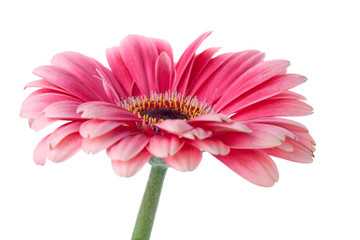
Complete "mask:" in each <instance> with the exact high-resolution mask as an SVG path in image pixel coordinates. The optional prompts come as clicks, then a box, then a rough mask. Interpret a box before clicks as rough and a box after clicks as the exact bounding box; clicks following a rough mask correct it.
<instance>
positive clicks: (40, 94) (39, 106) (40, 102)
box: [20, 89, 80, 118]
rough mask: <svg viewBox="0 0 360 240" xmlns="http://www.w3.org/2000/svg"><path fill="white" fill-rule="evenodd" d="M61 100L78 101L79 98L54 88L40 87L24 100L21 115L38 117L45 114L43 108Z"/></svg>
mask: <svg viewBox="0 0 360 240" xmlns="http://www.w3.org/2000/svg"><path fill="white" fill-rule="evenodd" d="M61 101H76V102H80V100H79V99H77V98H74V97H71V96H68V95H64V94H62V93H58V92H54V91H52V90H45V89H40V90H37V91H35V92H33V93H31V94H30V95H29V96H28V97H27V98H26V99H25V101H24V102H23V104H22V106H21V110H20V117H23V118H37V117H42V116H43V110H44V109H45V108H46V107H47V106H49V105H50V104H52V103H55V102H61Z"/></svg>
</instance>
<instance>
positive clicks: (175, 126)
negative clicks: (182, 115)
mask: <svg viewBox="0 0 360 240" xmlns="http://www.w3.org/2000/svg"><path fill="white" fill-rule="evenodd" d="M155 126H156V127H158V128H160V129H161V130H165V131H167V132H170V133H181V132H186V131H189V130H191V129H193V127H192V126H190V125H189V124H187V123H186V122H185V121H183V120H180V119H174V120H170V119H168V120H164V121H162V122H161V123H158V124H156V125H155Z"/></svg>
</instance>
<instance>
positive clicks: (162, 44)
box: [150, 38, 174, 64]
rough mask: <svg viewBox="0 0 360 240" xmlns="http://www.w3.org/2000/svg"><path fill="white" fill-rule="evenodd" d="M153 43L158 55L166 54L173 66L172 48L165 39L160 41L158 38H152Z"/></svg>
mask: <svg viewBox="0 0 360 240" xmlns="http://www.w3.org/2000/svg"><path fill="white" fill-rule="evenodd" d="M150 39H151V41H152V42H153V43H154V45H155V47H156V49H157V51H158V55H160V54H161V53H162V52H164V53H166V55H168V56H169V58H170V61H171V64H172V63H173V61H174V60H173V50H172V48H171V46H170V44H169V43H168V42H167V41H165V40H163V39H158V38H150Z"/></svg>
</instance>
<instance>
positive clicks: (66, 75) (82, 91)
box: [33, 66, 104, 101]
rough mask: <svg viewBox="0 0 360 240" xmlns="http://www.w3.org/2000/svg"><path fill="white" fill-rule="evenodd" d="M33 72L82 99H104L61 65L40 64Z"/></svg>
mask: <svg viewBox="0 0 360 240" xmlns="http://www.w3.org/2000/svg"><path fill="white" fill-rule="evenodd" d="M33 73H34V74H35V75H37V76H39V77H41V78H44V79H45V80H46V81H48V82H51V83H52V84H55V85H56V86H59V87H60V88H62V89H64V90H66V91H67V92H68V93H69V94H71V95H73V96H76V97H78V98H79V99H81V100H83V101H96V100H101V101H103V100H104V99H103V98H102V97H101V96H100V95H99V94H98V93H97V92H96V91H94V89H91V87H90V86H88V85H86V83H85V82H83V81H82V80H81V79H79V78H78V77H77V76H76V75H74V74H73V73H70V72H68V71H66V70H64V69H63V68H61V67H58V66H41V67H38V68H36V69H35V70H34V71H33Z"/></svg>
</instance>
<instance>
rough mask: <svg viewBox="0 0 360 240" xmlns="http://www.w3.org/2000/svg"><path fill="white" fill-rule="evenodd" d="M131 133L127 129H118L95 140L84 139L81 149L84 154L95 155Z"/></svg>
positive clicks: (131, 132)
mask: <svg viewBox="0 0 360 240" xmlns="http://www.w3.org/2000/svg"><path fill="white" fill-rule="evenodd" d="M133 133H134V132H133V131H132V130H131V129H128V128H127V127H119V128H116V129H114V130H112V131H110V132H108V133H106V134H104V135H101V136H98V137H95V138H84V139H83V142H82V148H83V150H84V152H86V153H93V154H95V153H98V152H100V151H102V150H104V149H106V148H108V147H110V146H111V145H113V144H115V143H116V142H118V141H119V140H121V139H123V138H125V137H127V136H130V135H131V134H133Z"/></svg>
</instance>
